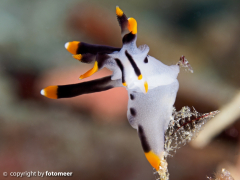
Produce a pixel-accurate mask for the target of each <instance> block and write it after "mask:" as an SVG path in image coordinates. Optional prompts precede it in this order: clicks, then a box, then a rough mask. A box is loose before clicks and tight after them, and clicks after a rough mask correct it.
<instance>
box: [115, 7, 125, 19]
mask: <svg viewBox="0 0 240 180" xmlns="http://www.w3.org/2000/svg"><path fill="white" fill-rule="evenodd" d="M116 14H117V16H119V17H121V16H122V15H123V11H122V10H121V9H120V8H119V7H118V6H116Z"/></svg>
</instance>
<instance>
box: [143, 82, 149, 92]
mask: <svg viewBox="0 0 240 180" xmlns="http://www.w3.org/2000/svg"><path fill="white" fill-rule="evenodd" d="M144 88H145V92H146V93H147V92H148V83H147V81H145V83H144Z"/></svg>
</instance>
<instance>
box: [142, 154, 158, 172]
mask: <svg viewBox="0 0 240 180" xmlns="http://www.w3.org/2000/svg"><path fill="white" fill-rule="evenodd" d="M144 154H145V156H146V158H147V160H148V162H149V163H150V164H151V165H152V167H154V168H155V169H156V170H157V171H158V170H159V166H160V165H161V160H160V158H159V157H158V156H157V155H156V154H155V153H154V152H153V151H149V152H147V153H144Z"/></svg>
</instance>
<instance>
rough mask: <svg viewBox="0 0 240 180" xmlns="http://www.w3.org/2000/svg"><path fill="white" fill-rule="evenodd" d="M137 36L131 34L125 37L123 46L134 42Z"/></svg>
mask: <svg viewBox="0 0 240 180" xmlns="http://www.w3.org/2000/svg"><path fill="white" fill-rule="evenodd" d="M136 37H137V36H136V34H132V33H131V32H130V33H128V34H126V35H125V36H123V39H122V42H123V44H128V43H130V42H132V41H133V40H134V39H135V38H136Z"/></svg>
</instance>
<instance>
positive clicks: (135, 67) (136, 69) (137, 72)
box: [125, 50, 141, 76]
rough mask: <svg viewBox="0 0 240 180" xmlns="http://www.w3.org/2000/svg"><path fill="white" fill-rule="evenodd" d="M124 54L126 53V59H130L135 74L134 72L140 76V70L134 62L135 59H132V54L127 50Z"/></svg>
mask: <svg viewBox="0 0 240 180" xmlns="http://www.w3.org/2000/svg"><path fill="white" fill-rule="evenodd" d="M125 54H126V56H127V58H128V60H129V61H130V63H131V65H132V67H133V69H134V71H135V74H136V75H137V76H140V75H141V71H140V69H139V68H138V66H137V64H136V63H135V61H134V60H133V58H132V56H131V55H130V54H129V53H128V51H127V50H126V51H125Z"/></svg>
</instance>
